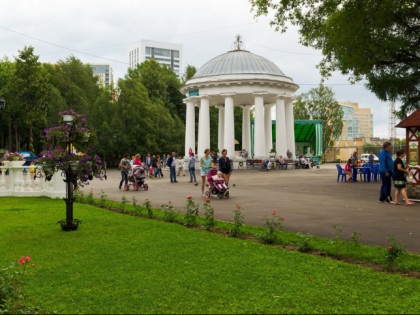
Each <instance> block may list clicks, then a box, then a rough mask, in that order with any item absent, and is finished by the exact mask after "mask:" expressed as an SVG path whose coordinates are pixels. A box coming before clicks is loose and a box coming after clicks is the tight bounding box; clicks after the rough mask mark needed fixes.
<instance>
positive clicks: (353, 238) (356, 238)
mask: <svg viewBox="0 0 420 315" xmlns="http://www.w3.org/2000/svg"><path fill="white" fill-rule="evenodd" d="M361 236H362V234H361V233H358V232H353V234H352V235H351V237H350V242H352V243H353V244H354V245H360V237H361Z"/></svg>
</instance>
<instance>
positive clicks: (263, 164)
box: [261, 160, 270, 171]
mask: <svg viewBox="0 0 420 315" xmlns="http://www.w3.org/2000/svg"><path fill="white" fill-rule="evenodd" d="M269 169H270V161H269V160H262V161H261V170H262V171H268V170H269Z"/></svg>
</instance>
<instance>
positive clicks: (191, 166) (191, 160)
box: [188, 153, 197, 183]
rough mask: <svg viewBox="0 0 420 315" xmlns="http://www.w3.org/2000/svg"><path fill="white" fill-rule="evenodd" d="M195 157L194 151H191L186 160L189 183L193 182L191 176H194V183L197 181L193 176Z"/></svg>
mask: <svg viewBox="0 0 420 315" xmlns="http://www.w3.org/2000/svg"><path fill="white" fill-rule="evenodd" d="M195 161H196V160H195V157H194V153H191V157H190V158H189V160H188V171H189V172H190V183H192V182H193V178H194V183H196V182H197V179H196V177H195Z"/></svg>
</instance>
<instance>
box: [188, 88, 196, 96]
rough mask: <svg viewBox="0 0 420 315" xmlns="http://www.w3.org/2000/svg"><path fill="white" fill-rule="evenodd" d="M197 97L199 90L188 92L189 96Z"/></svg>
mask: <svg viewBox="0 0 420 315" xmlns="http://www.w3.org/2000/svg"><path fill="white" fill-rule="evenodd" d="M197 95H198V89H195V90H189V91H188V96H197Z"/></svg>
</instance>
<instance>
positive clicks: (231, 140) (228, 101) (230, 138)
mask: <svg viewBox="0 0 420 315" xmlns="http://www.w3.org/2000/svg"><path fill="white" fill-rule="evenodd" d="M222 95H223V94H222ZM233 95H234V94H225V95H223V96H225V130H224V132H225V136H224V138H223V139H224V140H223V144H224V146H225V147H224V149H226V150H227V156H228V157H229V158H230V159H231V160H233V159H234V158H235V120H234V112H233V111H234V109H233Z"/></svg>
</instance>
